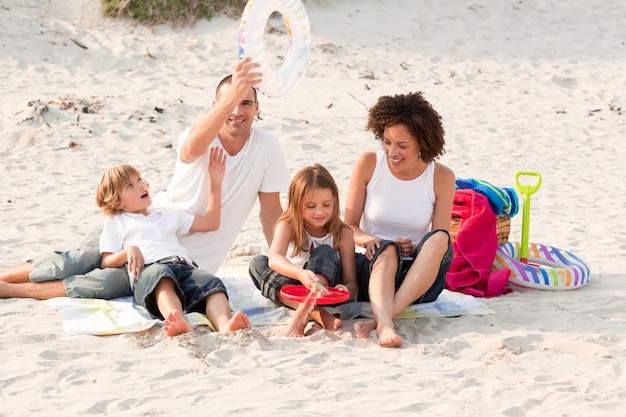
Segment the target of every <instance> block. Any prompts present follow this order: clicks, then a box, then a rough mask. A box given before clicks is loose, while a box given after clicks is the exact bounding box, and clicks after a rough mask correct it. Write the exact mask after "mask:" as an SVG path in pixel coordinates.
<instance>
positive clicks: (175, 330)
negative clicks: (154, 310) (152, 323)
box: [154, 277, 195, 337]
mask: <svg viewBox="0 0 626 417" xmlns="http://www.w3.org/2000/svg"><path fill="white" fill-rule="evenodd" d="M154 297H155V299H156V303H157V306H158V307H159V311H160V312H161V315H162V316H163V317H165V324H164V326H163V330H165V333H166V334H167V335H168V336H170V337H171V336H177V335H179V334H183V333H190V332H194V331H195V330H194V329H193V326H192V325H191V324H189V322H187V320H185V316H184V315H183V304H182V303H181V301H180V298H178V293H177V292H176V283H175V282H174V280H173V279H172V278H170V277H163V278H161V280H160V281H159V283H158V284H157V286H156V288H155V289H154Z"/></svg>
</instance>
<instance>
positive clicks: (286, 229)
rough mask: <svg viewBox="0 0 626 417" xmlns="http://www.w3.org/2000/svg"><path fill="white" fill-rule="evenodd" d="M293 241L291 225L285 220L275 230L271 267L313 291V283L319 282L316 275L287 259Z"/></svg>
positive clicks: (270, 255) (270, 254)
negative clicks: (290, 243)
mask: <svg viewBox="0 0 626 417" xmlns="http://www.w3.org/2000/svg"><path fill="white" fill-rule="evenodd" d="M292 240H293V231H292V229H291V224H290V223H288V222H286V221H284V220H283V221H280V222H278V223H277V224H276V228H275V230H274V239H273V240H272V244H271V246H270V250H269V256H268V263H269V267H270V268H272V269H273V270H274V271H276V272H278V273H279V274H281V275H284V276H286V277H289V278H293V279H295V280H297V281H300V282H301V283H302V284H303V285H304V286H306V287H307V288H308V289H311V287H312V286H313V283H315V282H317V281H318V278H317V276H316V275H315V273H313V272H312V271H308V270H306V269H303V268H300V267H299V266H297V265H294V264H293V263H291V261H289V259H287V250H288V249H289V242H291V241H292Z"/></svg>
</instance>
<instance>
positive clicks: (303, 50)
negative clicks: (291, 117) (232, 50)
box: [239, 0, 311, 97]
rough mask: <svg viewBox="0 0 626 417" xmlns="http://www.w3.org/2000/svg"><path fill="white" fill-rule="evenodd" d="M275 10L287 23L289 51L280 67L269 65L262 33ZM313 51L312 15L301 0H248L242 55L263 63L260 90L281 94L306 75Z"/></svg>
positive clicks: (242, 29) (243, 19) (242, 26)
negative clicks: (308, 13) (307, 11)
mask: <svg viewBox="0 0 626 417" xmlns="http://www.w3.org/2000/svg"><path fill="white" fill-rule="evenodd" d="M273 12H279V13H280V14H281V15H282V16H283V20H284V22H285V26H286V27H287V35H288V41H287V54H286V57H285V59H284V61H283V63H282V65H281V67H280V68H279V69H278V70H274V69H273V68H271V67H270V65H268V63H267V60H266V59H265V53H264V50H263V34H264V32H265V25H266V24H267V19H268V18H269V17H270V15H271V14H272V13H273ZM310 54H311V28H310V24H309V17H308V16H307V14H306V10H305V9H304V5H303V4H302V2H301V1H300V0H257V1H255V0H249V1H248V3H247V4H246V7H245V8H244V11H243V14H242V16H241V24H240V26H239V59H243V58H246V57H250V58H252V60H253V61H254V62H257V63H258V64H260V66H261V67H260V68H259V69H260V71H261V73H262V74H263V81H261V83H260V84H259V85H258V86H257V90H258V91H260V92H261V93H263V94H265V95H266V96H268V97H279V96H280V95H282V94H284V93H286V92H287V91H288V90H289V89H291V88H292V87H293V86H294V85H295V84H296V83H297V82H298V81H300V79H301V78H302V77H303V76H304V72H305V70H306V67H307V64H308V61H309V55H310Z"/></svg>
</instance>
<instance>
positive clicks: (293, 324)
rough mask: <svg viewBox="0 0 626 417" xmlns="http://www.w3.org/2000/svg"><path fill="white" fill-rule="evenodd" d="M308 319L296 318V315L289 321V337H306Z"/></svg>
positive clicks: (286, 333)
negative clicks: (305, 330)
mask: <svg viewBox="0 0 626 417" xmlns="http://www.w3.org/2000/svg"><path fill="white" fill-rule="evenodd" d="M307 323H308V322H307V321H303V320H296V318H295V317H293V318H292V319H291V321H290V322H289V327H287V330H286V331H285V336H287V337H304V329H305V328H306V325H307Z"/></svg>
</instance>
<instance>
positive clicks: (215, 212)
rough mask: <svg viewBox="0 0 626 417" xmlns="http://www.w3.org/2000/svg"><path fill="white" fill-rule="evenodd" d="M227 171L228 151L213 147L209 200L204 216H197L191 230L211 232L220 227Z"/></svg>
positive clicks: (210, 164) (210, 163) (210, 162)
mask: <svg viewBox="0 0 626 417" xmlns="http://www.w3.org/2000/svg"><path fill="white" fill-rule="evenodd" d="M225 172H226V153H225V152H224V149H222V148H218V147H213V148H211V156H210V160H209V178H210V187H211V188H210V189H209V201H208V202H207V206H206V211H205V212H204V216H196V218H195V219H194V220H193V223H192V224H191V227H190V228H189V232H210V231H213V230H217V229H218V228H219V227H220V218H221V213H222V181H223V179H224V173H225Z"/></svg>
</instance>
